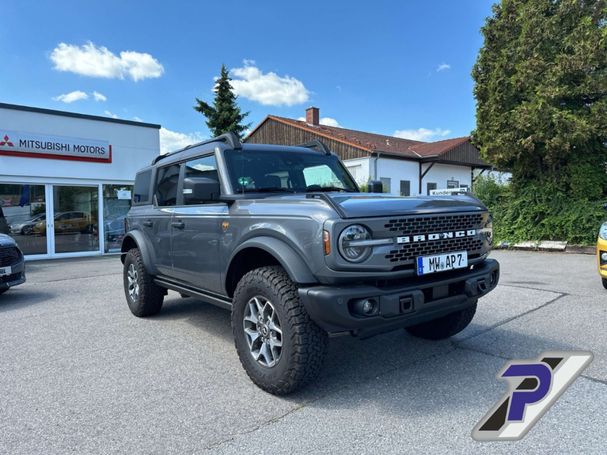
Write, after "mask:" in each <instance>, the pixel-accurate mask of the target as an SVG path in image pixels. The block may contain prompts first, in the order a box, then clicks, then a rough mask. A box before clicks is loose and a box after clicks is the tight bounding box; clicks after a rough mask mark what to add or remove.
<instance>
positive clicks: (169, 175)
mask: <svg viewBox="0 0 607 455" xmlns="http://www.w3.org/2000/svg"><path fill="white" fill-rule="evenodd" d="M179 171H180V166H179V164H173V165H171V166H166V167H161V168H160V169H158V172H157V174H156V191H155V193H154V194H155V195H156V201H157V202H158V205H159V206H164V207H166V206H170V205H177V185H179Z"/></svg>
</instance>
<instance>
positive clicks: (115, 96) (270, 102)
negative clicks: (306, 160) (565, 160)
mask: <svg viewBox="0 0 607 455" xmlns="http://www.w3.org/2000/svg"><path fill="white" fill-rule="evenodd" d="M492 3H493V2H492V1H486V0H458V1H457V2H454V1H448V0H444V1H443V0H440V1H434V2H424V1H374V2H352V1H349V2H347V1H327V0H325V1H323V2H317V1H312V0H308V1H305V2H285V1H284V0H283V1H257V2H251V1H231V0H223V1H222V2H202V1H196V2H194V1H192V2H179V1H176V2H166V1H164V2H155V1H147V2H135V1H132V2H131V1H128V2H126V1H124V0H122V1H114V0H108V1H103V2H82V1H59V0H57V1H53V2H50V1H49V2H34V1H23V0H21V1H15V0H3V2H2V8H1V13H0V17H1V20H2V27H0V58H1V64H2V68H1V69H0V101H2V102H8V103H15V104H25V105H31V106H38V107H46V108H53V109H61V110H68V111H74V112H81V113H87V114H95V115H107V116H117V117H119V118H124V119H141V120H143V121H146V122H152V123H160V124H161V125H162V126H163V127H164V128H163V130H162V131H161V136H162V146H163V148H165V149H167V148H174V147H178V146H182V145H185V144H184V142H188V141H192V140H196V139H199V138H203V137H208V135H209V132H208V130H207V128H206V125H205V123H204V118H203V117H202V116H201V114H199V113H197V112H195V111H194V110H193V109H192V106H193V105H194V98H195V97H199V98H203V99H205V100H207V101H210V100H212V96H213V93H212V88H213V77H214V76H216V75H217V74H218V72H219V68H220V66H221V64H222V63H225V64H226V65H227V67H228V68H230V69H231V70H232V74H233V76H234V85H235V87H236V88H237V91H238V93H239V95H240V96H239V104H240V106H241V107H242V109H243V110H245V111H250V115H249V117H248V121H249V122H251V123H252V126H255V125H256V124H257V123H259V122H260V121H261V120H262V119H263V118H264V117H265V116H266V115H267V114H276V115H281V116H285V117H291V118H298V117H301V116H303V115H304V110H305V108H306V107H308V106H310V105H314V106H317V107H319V108H320V113H321V118H325V122H327V123H329V124H338V125H340V126H342V127H344V128H352V129H360V130H364V131H373V132H377V133H382V134H389V135H394V134H397V135H400V136H403V137H410V138H415V139H421V140H438V139H444V138H448V137H456V136H462V135H466V134H468V133H469V132H470V131H471V130H472V129H474V125H475V116H474V99H473V97H472V88H473V82H472V79H471V77H470V71H471V69H472V65H473V64H474V61H475V59H476V55H477V52H478V49H479V48H480V46H481V44H482V38H481V35H480V27H481V26H482V25H483V23H484V20H485V17H486V16H488V15H489V14H490V13H491V4H492ZM62 95H64V96H62Z"/></svg>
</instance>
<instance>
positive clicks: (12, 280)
mask: <svg viewBox="0 0 607 455" xmlns="http://www.w3.org/2000/svg"><path fill="white" fill-rule="evenodd" d="M11 269H12V270H11V274H10V275H4V276H0V289H6V288H10V287H13V286H17V285H18V284H23V283H25V261H24V260H23V259H21V261H20V262H17V263H16V264H12V265H11Z"/></svg>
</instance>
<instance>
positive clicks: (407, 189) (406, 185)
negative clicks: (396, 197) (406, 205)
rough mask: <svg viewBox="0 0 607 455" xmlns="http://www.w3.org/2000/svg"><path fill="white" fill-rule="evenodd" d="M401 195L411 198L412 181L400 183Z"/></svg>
mask: <svg viewBox="0 0 607 455" xmlns="http://www.w3.org/2000/svg"><path fill="white" fill-rule="evenodd" d="M400 195H401V196H411V181H409V180H401V181H400Z"/></svg>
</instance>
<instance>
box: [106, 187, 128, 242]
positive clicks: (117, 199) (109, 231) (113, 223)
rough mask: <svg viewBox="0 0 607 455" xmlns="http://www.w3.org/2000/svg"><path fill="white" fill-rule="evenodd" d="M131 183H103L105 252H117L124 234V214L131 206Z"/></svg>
mask: <svg viewBox="0 0 607 455" xmlns="http://www.w3.org/2000/svg"><path fill="white" fill-rule="evenodd" d="M132 190H133V186H132V185H103V226H104V228H105V252H106V253H119V252H120V245H121V244H122V239H123V237H124V234H125V223H124V220H125V219H126V214H127V213H128V211H129V209H130V208H131V192H132Z"/></svg>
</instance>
